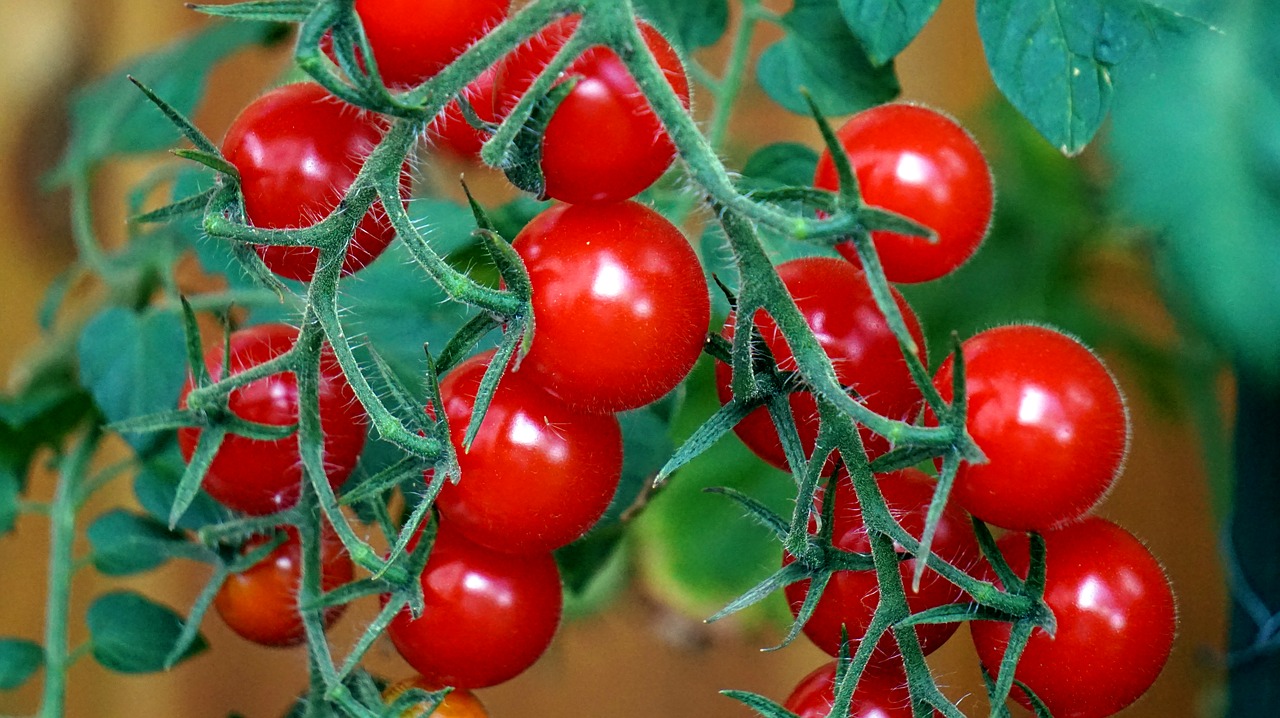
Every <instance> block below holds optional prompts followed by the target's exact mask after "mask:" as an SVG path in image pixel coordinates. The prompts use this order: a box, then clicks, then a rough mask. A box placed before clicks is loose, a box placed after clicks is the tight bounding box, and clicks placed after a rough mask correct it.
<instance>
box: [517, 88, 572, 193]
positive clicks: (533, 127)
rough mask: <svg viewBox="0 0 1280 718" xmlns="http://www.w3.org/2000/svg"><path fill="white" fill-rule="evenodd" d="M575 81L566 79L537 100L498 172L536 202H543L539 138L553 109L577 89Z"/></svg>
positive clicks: (544, 183)
mask: <svg viewBox="0 0 1280 718" xmlns="http://www.w3.org/2000/svg"><path fill="white" fill-rule="evenodd" d="M577 84H578V83H577V79H576V78H572V77H571V78H568V79H566V80H565V81H563V82H560V83H558V84H556V85H555V86H553V87H552V88H551V89H550V90H548V91H547V94H546V96H545V97H542V98H540V99H538V101H537V102H536V103H535V104H534V106H533V111H532V112H531V113H530V114H529V119H528V120H527V121H526V122H525V123H524V126H523V127H521V128H520V131H519V132H518V133H517V134H516V138H515V141H514V142H513V143H512V144H511V148H510V149H509V150H508V151H507V153H506V156H505V157H504V158H503V163H502V171H503V173H505V174H506V175H507V179H508V180H509V181H510V182H511V184H513V185H515V186H516V187H518V188H520V189H522V190H524V191H525V192H528V193H530V194H532V195H533V196H535V197H537V198H539V199H546V198H547V180H546V178H545V177H544V176H543V175H542V136H543V134H545V133H546V131H547V125H548V124H549V123H550V122H551V118H552V117H553V116H554V115H555V112H556V108H558V107H560V103H561V102H564V99H565V98H566V97H568V96H569V93H571V92H573V88H575V87H576V86H577Z"/></svg>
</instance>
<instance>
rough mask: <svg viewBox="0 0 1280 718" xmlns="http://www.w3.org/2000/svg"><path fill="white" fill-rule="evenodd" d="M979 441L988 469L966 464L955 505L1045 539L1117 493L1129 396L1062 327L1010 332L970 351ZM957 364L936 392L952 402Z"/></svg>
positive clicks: (945, 371) (986, 338) (937, 380)
mask: <svg viewBox="0 0 1280 718" xmlns="http://www.w3.org/2000/svg"><path fill="white" fill-rule="evenodd" d="M961 350H962V351H963V352H964V358H965V378H966V387H967V395H968V414H967V426H968V430H969V434H970V435H971V436H972V437H973V439H974V441H976V442H977V444H978V447H979V448H981V449H982V451H983V453H984V454H986V457H987V463H985V464H962V465H961V467H960V472H959V473H958V474H957V475H956V482H955V488H954V489H953V490H952V494H951V497H952V499H953V500H955V501H957V502H958V503H959V504H960V505H961V506H963V507H964V508H965V510H967V511H968V512H969V513H971V514H973V515H974V516H977V517H978V518H980V519H982V520H983V521H986V522H988V523H992V524H995V525H996V526H1001V527H1003V528H1008V529H1015V530H1019V531H1044V530H1046V529H1049V528H1051V527H1053V526H1055V525H1057V524H1060V523H1063V522H1067V521H1072V520H1074V519H1076V518H1079V517H1080V516H1082V515H1084V514H1085V513H1086V512H1088V511H1089V510H1090V509H1091V508H1093V506H1094V505H1096V504H1097V503H1098V502H1099V501H1101V500H1102V498H1103V497H1104V496H1105V495H1106V493H1107V491H1108V490H1110V488H1111V485H1112V484H1113V483H1114V482H1115V479H1116V477H1117V476H1118V475H1119V473H1120V470H1121V468H1122V466H1123V463H1124V457H1125V454H1126V452H1127V450H1128V444H1129V417H1128V413H1127V411H1126V409H1125V404H1124V398H1123V397H1122V395H1121V393H1120V388H1119V387H1118V386H1117V385H1116V382H1115V380H1114V379H1113V378H1112V376H1111V374H1110V373H1109V372H1108V371H1107V368H1106V367H1105V366H1104V365H1103V364H1102V362H1101V361H1099V360H1098V358H1097V357H1096V356H1094V355H1093V353H1092V352H1091V351H1089V350H1088V349H1087V348H1086V347H1085V346H1084V345H1082V344H1080V343H1079V342H1078V341H1076V340H1075V339H1072V338H1071V337H1068V336H1067V335H1065V334H1062V333H1060V332H1058V331H1055V330H1053V329H1049V328H1046V327H1041V326H1033V325H1010V326H1005V327H998V328H995V329H990V330H987V331H985V332H982V333H980V334H978V335H976V336H974V337H972V338H970V339H968V340H966V341H965V342H964V344H963V345H962V346H961ZM952 371H953V363H952V360H951V359H950V358H948V359H947V360H946V361H945V362H944V363H943V364H942V366H941V367H940V368H939V369H938V373H937V375H936V376H935V377H934V384H935V385H936V386H937V388H938V391H939V392H940V393H941V394H942V396H943V398H944V399H946V400H947V401H951V398H952V393H951V381H952Z"/></svg>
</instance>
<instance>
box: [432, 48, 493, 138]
mask: <svg viewBox="0 0 1280 718" xmlns="http://www.w3.org/2000/svg"><path fill="white" fill-rule="evenodd" d="M496 77H497V67H491V68H489V69H488V70H485V71H484V72H483V73H482V74H481V75H480V76H479V77H477V78H476V79H475V81H474V82H472V83H471V84H470V85H467V89H465V90H464V91H463V96H464V97H465V98H466V100H467V102H469V103H470V104H471V107H472V109H474V110H475V111H476V115H477V116H479V118H480V119H482V120H484V121H486V122H497V120H498V117H497V115H495V114H494V111H493V81H494V79H495V78H496ZM427 134H428V135H430V137H431V139H432V141H433V142H435V146H436V148H437V149H440V150H443V151H445V152H448V153H449V154H451V155H453V156H455V157H457V158H459V159H474V158H476V157H478V156H479V154H480V148H481V146H483V145H484V143H485V140H487V139H489V136H488V135H487V134H485V133H484V132H481V131H480V130H477V129H476V128H474V127H472V126H471V124H470V123H469V122H467V118H466V116H465V115H463V114H462V108H461V107H460V106H459V105H458V101H457V100H454V101H453V102H450V103H449V105H448V106H447V107H445V109H444V114H442V115H440V116H439V117H437V118H436V119H434V120H432V122H431V124H430V125H427Z"/></svg>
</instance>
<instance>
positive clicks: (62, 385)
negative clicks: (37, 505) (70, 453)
mask: <svg viewBox="0 0 1280 718" xmlns="http://www.w3.org/2000/svg"><path fill="white" fill-rule="evenodd" d="M91 411H93V401H92V399H90V398H89V396H88V395H87V394H85V392H84V390H82V389H81V388H80V387H79V385H78V384H77V383H76V382H75V379H74V378H73V377H71V376H70V375H69V373H67V372H65V371H63V370H61V369H57V370H50V371H45V372H42V373H41V374H40V375H38V376H35V377H32V379H31V381H30V383H28V384H27V386H25V387H24V388H23V389H22V390H21V391H20V392H19V393H18V394H17V395H16V396H5V397H0V534H4V533H7V532H8V531H9V530H10V529H12V528H13V520H14V519H15V518H16V511H17V500H18V494H20V493H21V492H22V491H23V490H24V489H25V487H26V479H27V471H28V468H29V465H30V463H31V459H32V457H33V456H34V455H35V452H36V450H37V449H39V448H40V447H42V446H55V445H58V444H60V443H61V441H62V439H63V438H64V437H65V436H66V435H67V434H68V433H69V432H71V431H72V430H74V429H75V428H76V426H77V425H79V423H80V422H81V420H83V419H84V417H85V416H86V415H87V414H89V413H90V412H91Z"/></svg>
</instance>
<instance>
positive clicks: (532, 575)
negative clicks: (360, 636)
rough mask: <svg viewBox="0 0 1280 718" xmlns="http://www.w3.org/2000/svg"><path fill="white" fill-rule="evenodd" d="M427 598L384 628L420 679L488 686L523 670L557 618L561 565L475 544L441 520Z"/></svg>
mask: <svg viewBox="0 0 1280 718" xmlns="http://www.w3.org/2000/svg"><path fill="white" fill-rule="evenodd" d="M422 592H423V597H424V599H425V601H426V605H425V608H424V610H423V612H422V616H421V617H419V618H417V619H414V618H413V617H412V616H411V615H410V613H409V609H408V607H406V608H405V609H404V610H403V611H401V612H400V613H398V614H396V617H395V618H394V619H392V621H391V625H390V626H388V627H387V635H388V636H390V637H391V642H392V643H393V644H395V647H396V650H397V651H399V652H400V655H401V656H402V657H404V659H405V660H406V661H407V662H408V663H409V665H410V666H413V668H414V669H415V670H416V671H418V672H419V673H421V674H422V676H423V678H424V679H425V680H427V681H429V682H431V683H435V684H437V685H449V686H454V687H455V688H484V687H486V686H492V685H496V684H498V683H502V682H503V681H507V680H510V679H512V678H514V677H516V676H517V675H519V674H521V673H523V672H524V670H525V669H527V668H528V667H529V666H531V665H533V663H534V661H536V660H538V658H539V657H540V656H541V655H542V654H543V652H544V651H546V649H547V646H548V645H550V643H551V638H552V636H554V635H555V631H556V627H557V626H558V625H559V623H560V609H561V603H562V596H561V589H560V570H559V569H558V568H556V562H555V559H554V558H552V557H551V554H534V555H528V556H513V555H510V554H504V553H498V552H495V551H490V550H489V549H487V548H484V547H483V546H480V545H478V544H474V543H471V542H470V541H468V540H466V539H465V538H463V537H462V535H461V534H459V533H458V532H457V531H456V530H454V529H453V527H452V526H450V524H449V522H448V521H447V520H445V521H442V522H441V523H440V528H439V531H438V532H437V534H436V539H435V545H434V546H432V548H431V557H430V558H429V559H428V560H427V565H426V568H424V569H423V571H422Z"/></svg>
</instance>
